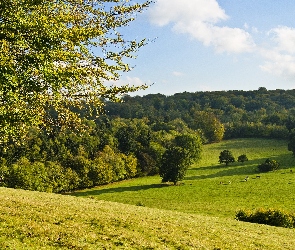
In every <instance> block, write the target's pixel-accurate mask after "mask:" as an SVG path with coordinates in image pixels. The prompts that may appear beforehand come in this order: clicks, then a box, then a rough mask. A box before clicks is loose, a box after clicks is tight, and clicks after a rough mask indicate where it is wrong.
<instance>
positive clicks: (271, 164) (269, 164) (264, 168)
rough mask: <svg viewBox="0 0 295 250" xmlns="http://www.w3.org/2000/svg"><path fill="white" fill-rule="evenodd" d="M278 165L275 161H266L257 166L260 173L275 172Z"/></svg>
mask: <svg viewBox="0 0 295 250" xmlns="http://www.w3.org/2000/svg"><path fill="white" fill-rule="evenodd" d="M279 166H280V164H279V163H278V162H277V161H276V160H270V159H266V160H265V162H264V163H262V164H260V165H258V170H259V171H260V172H269V171H275V170H277V169H278V168H279Z"/></svg>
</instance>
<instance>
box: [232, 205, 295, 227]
mask: <svg viewBox="0 0 295 250" xmlns="http://www.w3.org/2000/svg"><path fill="white" fill-rule="evenodd" d="M236 219H237V220H239V221H245V222H251V223H258V224H266V225H270V226H276V227H286V228H294V227H295V214H291V213H288V212H285V211H282V210H277V209H263V208H260V209H257V210H256V211H245V210H240V211H238V212H237V214H236Z"/></svg>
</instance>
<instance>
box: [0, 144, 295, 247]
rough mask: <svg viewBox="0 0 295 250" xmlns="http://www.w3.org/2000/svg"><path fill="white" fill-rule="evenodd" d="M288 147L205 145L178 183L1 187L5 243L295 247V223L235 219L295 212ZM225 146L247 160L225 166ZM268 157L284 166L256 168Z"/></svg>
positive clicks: (148, 180)
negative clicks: (261, 211) (50, 189)
mask: <svg viewBox="0 0 295 250" xmlns="http://www.w3.org/2000/svg"><path fill="white" fill-rule="evenodd" d="M286 145H287V142H286V141H275V140H254V139H242V140H231V141H225V142H222V143H219V144H211V145H205V147H204V152H203V159H202V161H201V162H200V163H198V164H196V165H194V166H192V167H191V168H190V169H189V171H188V173H187V176H186V178H185V180H184V181H183V182H182V183H181V184H180V185H177V186H173V185H169V184H162V183H161V179H160V177H159V176H154V177H144V178H139V179H133V180H129V181H123V182H120V183H114V184H111V185H107V186H101V187H97V188H94V189H91V190H81V191H79V192H78V191H77V192H75V193H73V195H75V196H81V197H74V196H70V195H57V194H48V193H39V192H31V191H24V190H14V189H6V188H0V249H83V250H84V249H87V250H88V249H89V250H90V249H267V250H269V249H273V250H278V249H290V250H291V249H294V246H295V239H294V229H286V228H278V227H271V226H266V225H259V224H251V223H245V222H240V221H236V220H235V219H234V217H235V212H236V211H237V210H238V209H241V208H246V209H251V208H258V207H264V208H268V207H271V208H280V209H285V210H287V211H290V212H292V211H294V209H295V205H294V203H295V202H294V198H295V196H294V194H293V190H294V187H295V173H294V175H293V171H292V172H291V171H290V170H292V168H293V167H294V162H295V159H294V158H293V157H292V155H291V153H290V152H288V151H287V149H286ZM224 149H229V150H231V151H232V152H233V154H234V156H235V157H238V155H240V154H247V156H248V158H249V159H250V161H248V162H245V163H244V164H241V163H234V164H231V165H229V166H225V165H220V164H218V156H219V153H220V152H221V151H222V150H224ZM266 158H274V159H276V160H277V161H278V162H280V163H281V165H282V167H281V169H280V170H279V171H276V172H271V173H263V174H261V173H258V172H257V165H258V164H259V163H262V162H263V161H265V159H266ZM294 171H295V169H294ZM246 176H248V179H247V181H245V177H246ZM257 176H260V178H258V177H257ZM104 200H105V201H104ZM107 200H108V201H107ZM112 201H116V202H112ZM118 202H120V203H118ZM123 203H126V204H123ZM130 204H131V205H130Z"/></svg>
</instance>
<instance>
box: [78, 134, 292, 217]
mask: <svg viewBox="0 0 295 250" xmlns="http://www.w3.org/2000/svg"><path fill="white" fill-rule="evenodd" d="M224 149H228V150H231V151H232V152H233V155H234V156H235V157H236V158H237V157H238V156H239V155H241V154H246V155H247V156H248V158H249V161H248V162H245V163H243V164H242V163H238V162H236V163H234V164H231V165H229V166H225V165H220V164H218V156H219V154H220V152H221V151H222V150H224ZM267 158H271V159H275V160H277V161H278V162H279V163H280V164H281V168H280V170H279V171H276V172H271V173H262V174H261V173H258V172H257V165H258V164H260V163H262V162H264V161H265V160H266V159H267ZM294 166H295V159H294V157H293V156H292V154H291V152H289V151H288V150H287V142H286V141H283V140H282V141H280V140H263V139H237V140H229V141H224V142H222V143H218V144H210V145H205V146H204V152H203V157H202V161H201V162H200V163H198V164H196V165H194V166H192V168H190V169H189V171H188V173H187V176H186V178H185V180H184V181H183V182H182V184H181V185H179V186H171V185H167V184H161V179H160V177H158V176H156V177H145V178H140V179H134V180H129V181H124V182H120V183H114V184H111V185H107V186H102V187H97V188H94V189H89V190H82V191H78V192H75V193H73V195H75V196H83V197H93V198H95V199H99V200H109V201H115V202H121V203H126V204H133V205H136V204H141V205H144V206H147V207H151V208H159V209H166V210H173V211H179V212H185V213H194V214H201V215H209V216H216V217H225V218H231V219H234V217H235V213H236V212H237V211H238V210H239V209H250V210H251V209H255V208H260V207H263V208H275V209H284V210H286V211H289V212H294V211H295V193H294V192H293V191H294V189H295V168H294ZM291 170H292V172H291ZM293 172H294V173H293ZM246 176H248V179H247V181H245V177H246ZM257 176H260V178H258V177H257Z"/></svg>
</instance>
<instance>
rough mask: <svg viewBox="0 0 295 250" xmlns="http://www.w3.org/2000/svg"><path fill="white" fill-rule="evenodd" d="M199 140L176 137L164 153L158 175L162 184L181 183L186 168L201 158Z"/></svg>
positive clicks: (190, 136) (192, 136)
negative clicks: (169, 182)
mask: <svg viewBox="0 0 295 250" xmlns="http://www.w3.org/2000/svg"><path fill="white" fill-rule="evenodd" d="M201 145H202V143H201V139H200V138H199V137H197V136H195V135H190V134H184V135H179V136H176V137H175V139H174V140H173V142H172V144H171V145H170V146H169V147H168V149H167V150H166V151H165V152H164V154H163V157H162V164H161V166H160V169H159V174H160V176H161V177H162V182H168V181H171V182H173V183H174V185H175V184H176V183H177V182H178V181H181V180H182V179H183V178H184V176H185V173H186V170H187V169H188V167H189V166H190V165H191V164H192V163H193V162H195V161H197V160H199V159H200V158H201Z"/></svg>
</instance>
